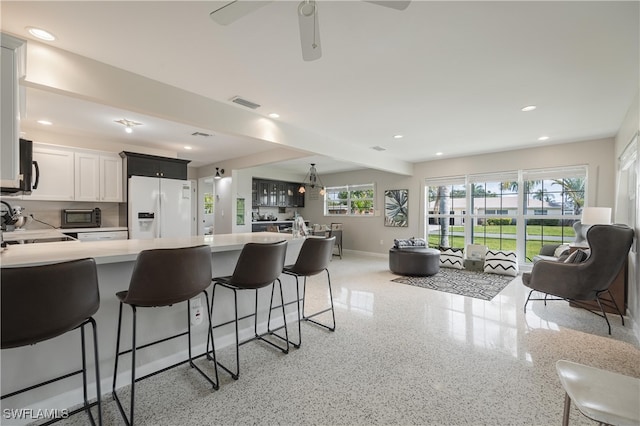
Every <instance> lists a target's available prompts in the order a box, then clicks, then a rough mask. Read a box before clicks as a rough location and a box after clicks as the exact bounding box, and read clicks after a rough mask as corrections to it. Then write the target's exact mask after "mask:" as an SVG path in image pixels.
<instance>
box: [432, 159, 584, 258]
mask: <svg viewBox="0 0 640 426" xmlns="http://www.w3.org/2000/svg"><path fill="white" fill-rule="evenodd" d="M588 171H589V169H588V166H587V165H577V166H565V167H556V168H548V169H520V170H512V171H506V172H500V173H490V174H476V175H474V174H469V175H464V176H453V177H442V178H427V179H425V181H424V191H425V192H424V194H425V206H424V217H423V219H424V238H425V239H427V241H429V240H428V239H429V235H430V231H432V230H431V229H430V221H436V222H437V220H438V219H444V218H447V219H449V218H460V219H458V220H459V222H461V225H462V226H463V227H464V228H463V229H464V245H463V247H466V246H467V245H468V244H472V242H473V241H474V234H476V233H477V230H476V229H475V228H474V225H476V221H477V220H478V219H482V220H486V219H488V218H497V219H502V218H512V220H513V222H514V223H513V224H512V225H511V226H515V251H516V253H517V254H518V259H519V263H521V264H530V261H531V259H529V258H527V248H528V249H529V250H530V251H531V250H532V249H533V248H534V247H533V246H531V245H530V243H532V242H535V241H538V242H539V243H540V245H542V244H545V243H549V241H550V240H554V241H553V242H556V241H555V240H557V242H558V243H559V244H560V243H568V242H570V241H573V233H572V229H568V228H571V222H574V221H576V220H580V214H576V213H575V211H577V209H575V210H574V211H573V212H572V211H569V210H568V209H567V208H566V199H565V192H567V191H568V190H567V189H566V188H565V187H564V186H563V189H562V191H560V192H558V193H557V194H555V192H553V191H551V192H553V193H554V194H555V195H556V197H557V196H558V194H561V195H560V198H561V200H559V203H556V205H554V206H553V207H554V208H555V210H557V209H558V207H560V208H559V212H558V213H556V214H554V212H553V211H547V212H546V214H536V212H537V211H538V213H539V210H541V209H542V208H543V207H544V204H541V206H542V207H540V208H538V206H536V205H530V203H529V204H528V198H530V197H531V194H532V193H533V192H531V191H532V188H530V189H529V191H528V192H527V191H526V190H525V188H524V187H525V181H535V180H539V181H541V182H543V181H545V180H547V181H553V180H564V179H575V178H580V179H583V182H582V184H583V194H582V207H585V206H588V205H589V204H588V201H587V200H588V199H589V188H588V183H589V176H588ZM483 182H484V183H483ZM500 182H509V183H512V184H513V185H512V189H511V192H510V194H509V195H508V196H510V197H514V196H515V197H516V204H515V206H512V204H513V202H511V203H509V207H508V210H509V213H507V214H504V209H505V208H504V207H503V206H502V205H503V201H500V203H501V204H500V206H498V207H495V208H493V207H491V208H490V209H489V210H487V212H485V211H484V207H483V209H482V212H479V211H475V212H474V210H473V209H474V208H475V207H477V206H478V205H479V204H476V205H474V204H475V202H476V201H477V200H474V196H475V197H476V198H477V197H478V194H476V195H474V194H473V191H474V186H473V185H474V184H483V185H485V186H488V184H489V183H493V184H495V183H500ZM462 183H464V188H465V191H466V204H465V206H464V210H462V209H461V206H460V205H457V207H456V208H457V210H460V211H461V213H459V214H443V215H435V214H433V211H431V210H433V209H431V203H432V201H433V200H431V199H430V193H429V188H430V187H437V186H450V187H453V186H455V185H458V186H459V185H462ZM516 186H517V189H516ZM432 189H433V188H432ZM485 189H486V190H487V193H485V194H484V195H481V198H484V199H485V203H484V204H485V205H486V199H487V198H488V195H487V194H488V193H489V190H488V189H487V188H485ZM551 192H550V193H551ZM556 192H557V191H556ZM542 194H543V195H544V192H542ZM498 196H500V197H504V196H505V194H504V193H503V191H501V193H500V194H499V195H498ZM491 197H492V198H493V197H494V196H491ZM512 201H513V200H512ZM458 204H459V203H458ZM574 205H575V204H574ZM452 209H453V204H452ZM488 212H493V213H491V214H489V213H488ZM531 219H536V220H559V221H560V222H559V224H558V225H546V224H544V223H541V225H540V226H541V229H540V230H535V231H536V232H537V231H539V232H540V235H539V236H538V234H537V233H536V234H535V236H533V238H530V236H529V234H528V232H529V231H531V229H528V228H527V227H528V226H529V224H528V221H529V220H531ZM431 226H433V225H431ZM545 226H546V227H547V228H549V227H551V226H559V227H560V229H559V232H560V233H559V234H557V232H555V231H558V230H557V229H555V230H554V232H550V233H548V234H546V233H544V227H545ZM500 229H502V228H500ZM509 231H510V232H509V235H511V234H512V233H511V230H509ZM441 232H442V231H440V233H441ZM458 234H460V232H459V229H456V230H453V231H451V233H450V234H447V235H448V236H449V237H453V240H454V241H455V243H453V244H450V245H451V246H452V247H459V246H460V241H459V235H458ZM431 235H432V236H433V233H431ZM502 235H503V234H502V232H500V235H499V237H498V239H500V242H499V245H500V246H502V239H503V237H502ZM532 235H533V234H532ZM456 237H457V238H458V241H456V240H455V239H456ZM547 240H549V241H547ZM534 244H535V243H534ZM511 245H513V244H511ZM432 246H433V243H432ZM494 248H495V247H494ZM529 255H530V256H529V257H532V256H531V253H529Z"/></svg>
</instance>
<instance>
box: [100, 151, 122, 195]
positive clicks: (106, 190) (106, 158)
mask: <svg viewBox="0 0 640 426" xmlns="http://www.w3.org/2000/svg"><path fill="white" fill-rule="evenodd" d="M100 201H104V202H107V201H111V202H118V203H120V202H122V158H120V155H118V154H111V155H110V154H107V155H100Z"/></svg>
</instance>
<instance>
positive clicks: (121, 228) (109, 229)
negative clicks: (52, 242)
mask: <svg viewBox="0 0 640 426" xmlns="http://www.w3.org/2000/svg"><path fill="white" fill-rule="evenodd" d="M126 230H127V227H126V226H106V227H104V228H59V231H60V232H64V233H65V234H66V233H71V232H112V231H126Z"/></svg>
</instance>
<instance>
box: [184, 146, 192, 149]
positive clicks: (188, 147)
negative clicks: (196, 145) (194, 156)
mask: <svg viewBox="0 0 640 426" xmlns="http://www.w3.org/2000/svg"><path fill="white" fill-rule="evenodd" d="M184 149H186V150H190V149H193V148H191V147H190V146H188V145H187V146H185V147H184Z"/></svg>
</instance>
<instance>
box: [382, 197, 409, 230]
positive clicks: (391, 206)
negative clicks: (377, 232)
mask: <svg viewBox="0 0 640 426" xmlns="http://www.w3.org/2000/svg"><path fill="white" fill-rule="evenodd" d="M384 226H394V227H407V226H409V190H408V189H387V190H385V191H384Z"/></svg>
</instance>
